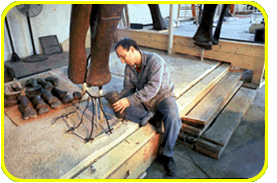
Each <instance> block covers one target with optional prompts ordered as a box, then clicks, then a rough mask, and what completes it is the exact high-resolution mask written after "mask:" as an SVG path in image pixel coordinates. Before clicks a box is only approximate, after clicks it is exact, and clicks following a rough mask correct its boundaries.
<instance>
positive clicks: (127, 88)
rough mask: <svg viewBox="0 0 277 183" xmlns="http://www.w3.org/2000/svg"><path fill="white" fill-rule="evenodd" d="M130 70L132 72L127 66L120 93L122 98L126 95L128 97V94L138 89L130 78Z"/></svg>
mask: <svg viewBox="0 0 277 183" xmlns="http://www.w3.org/2000/svg"><path fill="white" fill-rule="evenodd" d="M129 72H131V71H130V69H129V68H127V67H125V71H124V81H123V90H121V92H120V94H119V98H120V99H121V98H124V97H127V96H129V95H131V94H133V93H134V92H135V91H136V87H135V85H134V83H132V82H131V80H130V74H129Z"/></svg>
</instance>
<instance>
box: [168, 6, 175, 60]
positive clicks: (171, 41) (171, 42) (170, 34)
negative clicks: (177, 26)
mask: <svg viewBox="0 0 277 183" xmlns="http://www.w3.org/2000/svg"><path fill="white" fill-rule="evenodd" d="M173 7H174V6H173V4H171V5H170V14H169V16H170V20H169V33H168V43H167V54H168V55H171V54H172V46H173V27H174V25H173V24H174V22H173V10H174V8H173Z"/></svg>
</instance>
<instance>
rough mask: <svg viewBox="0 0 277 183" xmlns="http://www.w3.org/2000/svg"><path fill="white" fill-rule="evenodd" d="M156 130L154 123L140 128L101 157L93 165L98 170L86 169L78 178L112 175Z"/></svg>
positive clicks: (103, 177) (98, 177)
mask: <svg viewBox="0 0 277 183" xmlns="http://www.w3.org/2000/svg"><path fill="white" fill-rule="evenodd" d="M155 134H156V132H155V129H154V128H153V126H152V125H150V124H147V125H146V126H144V127H141V128H140V129H138V130H137V131H136V132H135V133H133V134H132V135H131V136H129V137H128V138H126V139H125V140H124V141H122V142H121V143H120V144H119V145H118V146H116V147H115V148H114V149H112V150H111V151H109V152H108V153H106V154H105V155H104V156H102V157H101V158H99V159H98V160H97V161H96V162H95V163H93V164H92V165H93V166H94V167H95V169H96V171H95V172H94V173H92V172H91V171H90V170H89V169H86V170H84V171H83V172H82V173H81V174H80V175H78V176H77V177H76V179H105V178H107V177H108V176H109V175H111V174H112V173H113V172H114V171H115V170H116V169H117V168H118V167H119V166H121V165H122V164H123V163H124V162H125V161H126V160H127V159H128V158H130V157H131V156H132V155H133V154H134V153H136V152H137V151H138V150H139V149H140V148H141V147H143V146H144V145H145V144H146V143H147V142H149V140H150V139H151V138H153V137H154V136H155Z"/></svg>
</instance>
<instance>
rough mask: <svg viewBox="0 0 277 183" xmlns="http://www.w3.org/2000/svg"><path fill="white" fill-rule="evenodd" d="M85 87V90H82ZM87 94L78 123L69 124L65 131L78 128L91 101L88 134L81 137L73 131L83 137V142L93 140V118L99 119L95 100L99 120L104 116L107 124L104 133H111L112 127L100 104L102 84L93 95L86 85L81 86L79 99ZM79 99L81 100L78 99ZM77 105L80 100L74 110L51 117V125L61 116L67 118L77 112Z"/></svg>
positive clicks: (72, 131)
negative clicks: (97, 92) (74, 124)
mask: <svg viewBox="0 0 277 183" xmlns="http://www.w3.org/2000/svg"><path fill="white" fill-rule="evenodd" d="M84 89H85V90H84ZM85 94H87V95H88V99H87V104H86V107H85V109H84V110H83V112H82V116H81V119H80V121H79V123H78V124H77V125H76V126H71V127H70V128H69V129H68V130H67V131H66V133H72V134H73V133H74V130H76V129H77V128H79V126H80V125H81V124H82V123H83V118H84V115H85V112H86V110H87V109H88V107H89V104H90V101H91V103H92V116H91V120H90V121H91V129H90V132H89V136H88V137H87V138H83V137H81V136H80V135H78V134H76V133H74V134H75V135H76V136H78V137H80V138H81V139H83V140H84V141H85V143H87V142H89V141H92V140H94V138H93V137H92V134H93V130H94V125H95V122H97V121H95V120H99V118H98V107H97V101H98V104H99V109H100V120H103V119H104V117H105V121H106V122H107V126H108V130H107V131H106V134H111V133H112V130H113V128H111V127H110V124H109V120H108V118H107V115H106V114H105V112H104V109H103V106H102V103H101V98H103V97H104V95H102V86H99V96H93V95H91V94H90V93H89V92H88V91H87V90H86V87H84V88H83V93H82V96H81V99H82V98H83V96H84V95H85ZM80 101H81V100H80ZM79 105H80V102H79V103H78V104H77V107H76V109H75V110H73V111H72V112H69V113H67V114H63V115H61V116H59V117H57V118H54V119H53V122H52V125H54V124H55V123H56V121H57V120H59V119H61V118H68V117H69V116H70V115H71V114H74V113H77V111H78V110H79ZM103 116H104V117H103Z"/></svg>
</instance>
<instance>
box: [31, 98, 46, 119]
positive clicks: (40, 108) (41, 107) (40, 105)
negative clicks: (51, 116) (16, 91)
mask: <svg viewBox="0 0 277 183" xmlns="http://www.w3.org/2000/svg"><path fill="white" fill-rule="evenodd" d="M32 105H33V106H34V107H35V109H36V110H37V112H38V115H43V114H45V113H47V112H49V109H48V108H47V104H46V103H45V102H43V100H42V98H41V97H40V95H34V96H33V97H32Z"/></svg>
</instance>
